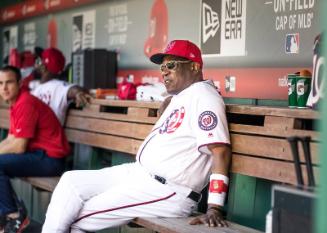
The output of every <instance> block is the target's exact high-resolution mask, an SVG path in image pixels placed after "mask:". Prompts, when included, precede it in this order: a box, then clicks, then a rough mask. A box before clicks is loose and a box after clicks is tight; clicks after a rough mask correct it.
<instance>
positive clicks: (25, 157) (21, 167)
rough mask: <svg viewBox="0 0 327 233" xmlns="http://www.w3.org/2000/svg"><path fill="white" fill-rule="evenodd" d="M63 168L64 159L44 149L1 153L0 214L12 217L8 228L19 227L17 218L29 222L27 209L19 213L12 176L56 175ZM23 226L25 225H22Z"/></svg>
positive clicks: (24, 222)
mask: <svg viewBox="0 0 327 233" xmlns="http://www.w3.org/2000/svg"><path fill="white" fill-rule="evenodd" d="M62 169H63V161H62V160H59V159H52V158H49V157H48V156H47V155H46V154H44V152H42V151H37V152H34V153H24V154H4V155H0V190H1V192H0V214H1V215H3V216H6V218H7V219H8V218H9V219H10V221H7V224H6V229H7V227H10V226H9V225H13V226H14V227H17V226H18V225H17V224H16V223H15V221H16V219H17V220H18V222H20V223H21V224H28V218H27V213H26V211H25V212H24V213H19V211H18V209H17V204H16V203H17V200H16V194H15V193H14V191H13V189H12V187H11V183H10V178H11V177H21V176H54V175H59V174H60V173H61V172H62ZM10 223H12V224H10ZM18 227H20V226H18ZM22 227H24V226H23V225H22Z"/></svg>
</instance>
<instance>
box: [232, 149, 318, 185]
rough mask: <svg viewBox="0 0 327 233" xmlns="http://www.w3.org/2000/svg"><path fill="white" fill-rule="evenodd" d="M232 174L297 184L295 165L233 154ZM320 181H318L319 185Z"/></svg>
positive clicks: (316, 171)
mask: <svg viewBox="0 0 327 233" xmlns="http://www.w3.org/2000/svg"><path fill="white" fill-rule="evenodd" d="M313 170H314V174H315V177H319V175H318V168H317V167H313ZM231 172H233V173H237V174H242V175H247V176H253V177H259V178H263V179H267V180H273V181H278V182H282V183H287V184H294V185H296V184H297V180H296V176H295V169H294V163H292V162H286V161H277V160H270V159H263V158H258V157H251V156H244V155H239V154H235V153H233V158H232V166H231ZM302 173H303V178H304V183H306V184H307V183H308V182H307V173H306V167H305V165H302ZM318 182H319V181H317V183H318Z"/></svg>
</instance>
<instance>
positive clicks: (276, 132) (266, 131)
mask: <svg viewBox="0 0 327 233" xmlns="http://www.w3.org/2000/svg"><path fill="white" fill-rule="evenodd" d="M229 130H230V132H235V133H247V134H256V135H271V136H274V137H280V136H281V135H283V137H290V136H294V135H296V136H310V137H311V138H312V140H315V141H316V140H318V138H319V134H318V133H317V132H315V131H309V130H300V129H287V130H286V129H283V128H267V127H263V126H257V125H242V124H234V123H230V124H229Z"/></svg>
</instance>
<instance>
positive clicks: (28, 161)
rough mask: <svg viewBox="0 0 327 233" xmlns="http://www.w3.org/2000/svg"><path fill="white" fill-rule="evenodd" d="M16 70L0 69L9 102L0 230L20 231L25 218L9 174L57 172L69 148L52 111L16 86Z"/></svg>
mask: <svg viewBox="0 0 327 233" xmlns="http://www.w3.org/2000/svg"><path fill="white" fill-rule="evenodd" d="M20 79H21V74H20V71H19V70H18V69H17V68H15V67H12V66H6V67H4V68H2V69H0V96H1V97H2V99H3V100H5V101H6V102H8V103H9V105H10V128H9V133H8V136H7V138H6V139H4V140H3V141H2V142H1V143H0V190H1V191H0V218H1V217H2V221H0V222H2V226H1V225H0V232H1V231H3V230H4V232H10V233H14V232H22V230H23V229H24V228H25V227H26V226H27V225H28V223H29V220H28V217H27V213H26V210H24V208H22V207H21V206H20V205H19V202H18V204H17V201H16V199H17V198H15V197H16V195H15V193H14V191H13V189H12V187H11V185H10V180H9V178H10V177H23V176H57V175H60V174H61V173H62V171H63V169H64V157H66V156H67V155H68V154H69V151H70V148H69V144H68V142H67V139H66V137H65V134H64V131H63V128H62V127H61V125H60V122H59V121H58V119H57V117H56V116H55V114H54V113H53V111H52V110H51V109H50V108H49V107H48V106H47V105H46V104H44V103H43V102H42V101H41V100H39V99H37V98H36V97H34V96H32V95H31V94H29V92H27V91H23V90H21V89H20V88H19V82H20Z"/></svg>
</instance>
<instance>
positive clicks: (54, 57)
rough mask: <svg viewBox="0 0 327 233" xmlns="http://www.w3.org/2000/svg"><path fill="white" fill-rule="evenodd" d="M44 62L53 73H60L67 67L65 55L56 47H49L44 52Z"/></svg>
mask: <svg viewBox="0 0 327 233" xmlns="http://www.w3.org/2000/svg"><path fill="white" fill-rule="evenodd" d="M41 58H42V63H43V64H44V65H45V67H46V68H47V70H48V71H50V72H51V73H53V74H60V73H61V72H62V71H63V69H64V67H65V62H66V61H65V57H64V55H63V54H62V52H60V51H59V50H58V49H56V48H48V49H46V50H44V51H43V52H42V57H41Z"/></svg>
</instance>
